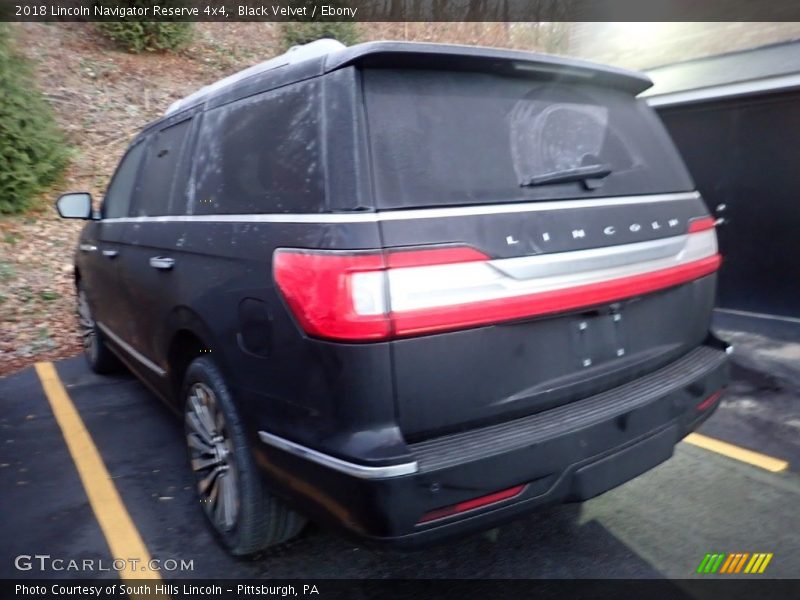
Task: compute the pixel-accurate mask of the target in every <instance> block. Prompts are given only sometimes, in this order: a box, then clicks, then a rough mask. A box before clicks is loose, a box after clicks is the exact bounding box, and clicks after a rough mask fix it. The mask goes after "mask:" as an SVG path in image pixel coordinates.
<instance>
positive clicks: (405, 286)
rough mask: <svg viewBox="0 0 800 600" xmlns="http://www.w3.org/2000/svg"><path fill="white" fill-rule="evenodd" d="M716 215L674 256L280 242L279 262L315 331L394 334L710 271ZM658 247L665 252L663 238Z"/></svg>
mask: <svg viewBox="0 0 800 600" xmlns="http://www.w3.org/2000/svg"><path fill="white" fill-rule="evenodd" d="M709 221H710V225H709V223H708V222H706V221H704V222H702V223H701V222H697V223H698V225H693V227H694V229H690V233H688V234H686V235H684V236H678V237H675V238H670V239H669V240H666V241H667V242H669V243H668V244H667V245H666V246H663V248H667V250H666V251H667V252H668V253H667V254H653V248H651V247H650V246H647V245H646V244H645V245H644V246H643V245H642V244H628V245H623V246H615V247H612V248H611V249H610V250H609V249H599V250H581V251H575V252H562V253H558V254H550V255H538V256H529V257H517V258H510V259H500V260H491V259H490V258H489V257H488V256H486V255H485V254H483V253H482V252H479V251H478V250H475V249H474V248H469V247H464V246H458V247H438V248H425V249H419V250H403V251H393V250H388V251H386V252H370V251H366V252H339V251H309V250H299V249H279V250H277V251H276V252H275V256H274V263H273V269H274V276H275V281H276V283H277V284H278V288H279V289H280V291H281V293H282V294H283V296H284V297H285V299H286V302H287V303H288V305H289V307H290V308H291V311H292V313H293V314H294V315H295V318H296V319H297V320H298V322H299V324H300V326H301V327H302V328H303V330H304V331H305V332H306V333H308V334H309V335H311V336H314V337H320V338H326V339H333V340H342V341H375V340H385V339H390V338H393V337H407V336H412V335H421V334H426V333H436V332H442V331H451V330H456V329H463V328H467V327H477V326H481V325H488V324H492V323H500V322H504V321H510V320H514V319H522V318H529V317H535V316H541V315H547V314H553V313H559V312H564V311H569V310H574V309H579V308H584V307H588V306H592V305H598V304H604V303H608V302H614V301H617V300H621V299H623V298H630V297H633V296H637V295H641V294H646V293H650V292H654V291H657V290H660V289H664V288H668V287H671V286H675V285H679V284H682V283H685V282H687V281H691V280H693V279H697V278H699V277H703V276H705V275H708V274H710V273H712V272H714V271H716V270H717V268H718V267H719V264H720V261H721V258H720V256H719V254H718V253H717V242H716V235H715V233H714V231H713V229H709V227H711V228H713V221H711V220H710V219H709ZM656 242H657V243H658V244H660V241H656ZM655 250H657V251H658V252H661V251H662V250H661V245H659V246H657V247H655ZM598 251H599V252H603V253H605V254H603V255H602V257H601V256H600V255H598V254H597V252H598ZM599 258H602V260H598V259H599ZM520 261H522V262H520Z"/></svg>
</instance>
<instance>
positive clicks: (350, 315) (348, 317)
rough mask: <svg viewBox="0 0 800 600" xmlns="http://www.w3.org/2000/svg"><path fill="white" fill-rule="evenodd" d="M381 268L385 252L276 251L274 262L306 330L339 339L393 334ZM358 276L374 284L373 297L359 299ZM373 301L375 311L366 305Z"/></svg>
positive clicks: (282, 286)
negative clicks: (360, 275)
mask: <svg viewBox="0 0 800 600" xmlns="http://www.w3.org/2000/svg"><path fill="white" fill-rule="evenodd" d="M383 269H384V260H383V255H382V254H350V255H348V254H339V253H327V252H316V253H314V252H304V251H299V250H278V251H276V252H275V259H274V262H273V270H274V274H275V281H276V282H277V284H278V287H279V288H280V290H281V292H282V293H283V296H284V297H285V298H286V302H287V303H288V304H289V307H290V308H291V310H292V313H294V315H295V317H296V318H297V320H298V321H299V322H300V326H301V327H302V328H303V330H305V331H306V332H307V333H308V334H310V335H313V336H318V337H324V338H331V339H337V340H380V339H384V338H386V337H388V336H389V334H390V328H389V319H388V318H387V315H386V310H385V298H383V297H382V296H383V294H384V293H385V289H384V288H385V285H384V284H383V282H382V279H383ZM356 274H362V276H364V277H363V278H369V279H371V280H372V281H371V284H372V288H373V289H374V293H373V296H372V297H371V298H370V297H365V298H363V299H361V298H358V297H356V295H355V293H354V292H356V290H354V286H353V276H354V275H356ZM376 280H377V281H376ZM364 283H366V282H364ZM365 287H366V286H365ZM370 300H371V301H373V302H374V304H375V306H373V307H371V309H370V307H368V306H367V304H368V302H369V301H370ZM359 301H361V305H360V306H359ZM359 308H360V312H359V311H358V309H359Z"/></svg>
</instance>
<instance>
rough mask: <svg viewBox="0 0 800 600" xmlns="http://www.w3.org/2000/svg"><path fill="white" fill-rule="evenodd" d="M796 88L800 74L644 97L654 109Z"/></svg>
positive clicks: (799, 80)
mask: <svg viewBox="0 0 800 600" xmlns="http://www.w3.org/2000/svg"><path fill="white" fill-rule="evenodd" d="M795 87H800V74H793V75H781V76H780V77H769V78H766V79H760V80H757V81H742V82H739V83H728V84H725V85H715V86H711V87H707V88H700V89H697V90H686V91H683V92H672V93H667V94H659V95H656V94H654V95H652V96H644V99H645V100H646V101H647V103H648V104H649V105H650V106H652V107H659V106H675V105H676V104H691V103H693V102H703V101H704V100H717V99H721V98H733V97H735V96H750V95H753V94H760V93H763V92H778V91H781V90H785V89H790V88H795Z"/></svg>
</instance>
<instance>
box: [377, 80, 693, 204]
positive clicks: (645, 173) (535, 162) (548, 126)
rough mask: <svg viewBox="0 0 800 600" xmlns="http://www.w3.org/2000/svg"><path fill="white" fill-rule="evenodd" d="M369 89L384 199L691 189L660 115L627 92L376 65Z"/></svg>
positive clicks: (475, 199)
mask: <svg viewBox="0 0 800 600" xmlns="http://www.w3.org/2000/svg"><path fill="white" fill-rule="evenodd" d="M364 95H365V104H366V112H367V120H368V125H369V128H368V130H369V137H370V144H371V155H372V162H373V173H374V178H375V192H376V205H377V208H408V207H418V206H442V205H459V204H477V203H492V202H513V201H530V200H547V199H558V198H579V197H597V196H615V195H628V194H656V193H664V192H676V191H688V190H691V189H693V184H692V181H691V178H690V177H689V174H688V172H687V171H686V168H685V167H684V166H683V163H682V161H681V159H680V157H679V156H678V155H677V153H676V151H675V148H674V146H673V144H672V142H671V141H670V139H669V137H668V136H667V134H666V131H665V130H664V128H663V126H662V124H661V122H660V121H659V120H658V117H656V115H655V114H654V113H653V111H652V110H651V109H650V108H649V107H647V105H646V104H645V103H644V101H641V100H637V99H635V98H634V97H633V96H631V95H630V94H628V93H625V92H622V91H617V90H613V89H607V88H602V87H597V86H590V85H576V84H564V83H555V82H552V81H549V82H543V81H533V80H530V79H522V78H511V77H504V76H499V75H491V74H481V73H466V72H442V71H424V70H394V69H367V70H365V71H364ZM589 174H590V175H591V176H589Z"/></svg>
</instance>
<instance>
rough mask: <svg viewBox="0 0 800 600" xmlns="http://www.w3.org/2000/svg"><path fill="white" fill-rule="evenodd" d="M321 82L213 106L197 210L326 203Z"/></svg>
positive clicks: (198, 169) (304, 207)
mask: <svg viewBox="0 0 800 600" xmlns="http://www.w3.org/2000/svg"><path fill="white" fill-rule="evenodd" d="M319 107H320V83H319V81H308V82H303V83H297V84H293V85H290V86H286V87H284V88H280V89H277V90H272V91H270V92H265V93H263V94H258V95H256V96H252V97H250V98H245V99H244V100H239V101H237V102H233V103H231V104H227V105H225V106H221V107H219V108H215V109H212V110H210V111H207V112H206V113H205V115H204V117H203V125H202V127H201V132H200V137H199V139H198V142H197V153H196V157H195V171H194V196H193V199H192V201H191V202H192V205H191V207H190V212H192V213H193V214H200V215H203V214H243V213H294V212H300V213H302V212H308V213H313V212H322V211H323V210H325V196H324V191H323V190H324V186H323V171H322V164H321V156H320V140H319V137H320V127H319V110H320V108H319Z"/></svg>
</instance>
